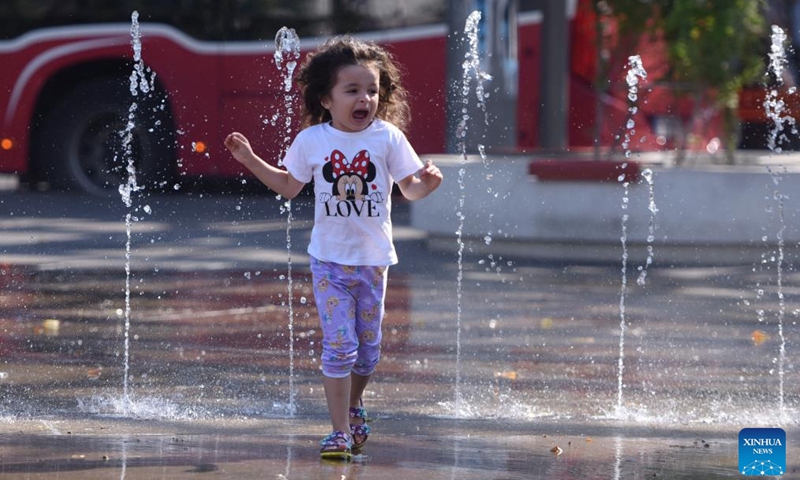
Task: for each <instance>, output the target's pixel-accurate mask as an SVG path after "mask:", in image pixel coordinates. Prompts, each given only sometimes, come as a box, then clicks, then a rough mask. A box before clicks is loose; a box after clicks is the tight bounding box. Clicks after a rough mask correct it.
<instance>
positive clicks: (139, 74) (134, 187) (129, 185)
mask: <svg viewBox="0 0 800 480" xmlns="http://www.w3.org/2000/svg"><path fill="white" fill-rule="evenodd" d="M141 37H142V35H141V32H140V30H139V12H137V11H135V10H134V12H133V13H132V14H131V47H132V48H133V62H134V64H133V71H132V72H131V75H130V92H131V96H132V97H133V99H134V100H133V101H132V102H131V105H130V108H129V109H128V118H127V122H126V124H125V130H123V131H122V132H120V135H121V136H122V155H123V158H124V160H126V161H127V165H126V167H125V169H126V171H127V173H128V178H127V181H126V182H125V183H124V184H122V185H120V186H119V193H120V195H121V197H122V201H123V202H124V203H125V206H126V207H128V213H127V214H126V215H125V233H126V236H127V239H126V242H125V345H124V364H125V369H124V374H123V383H122V385H123V387H122V403H123V405H122V409H123V414H127V413H128V412H129V410H130V408H129V407H130V403H131V402H130V395H129V391H128V390H129V385H128V376H129V372H130V328H131V227H132V222H134V221H136V220H138V219H136V218H135V217H133V215H132V214H131V209H132V207H133V194H134V193H135V192H138V191H140V190H142V189H143V187H142V186H140V185H139V184H138V183H137V182H136V165H135V164H134V159H133V129H134V128H135V126H136V124H135V119H136V111H137V110H138V108H139V105H138V103H137V102H136V98H138V97H139V93H141V94H142V95H147V94H148V93H149V92H151V91H153V85H154V83H155V72H151V71H149V70H146V69H145V66H144V61H143V60H142V41H141ZM148 73H149V75H148Z"/></svg>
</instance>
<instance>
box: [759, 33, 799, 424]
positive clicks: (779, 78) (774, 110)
mask: <svg viewBox="0 0 800 480" xmlns="http://www.w3.org/2000/svg"><path fill="white" fill-rule="evenodd" d="M771 40H772V45H771V47H770V53H769V65H768V68H767V74H770V73H772V75H773V76H774V78H775V82H776V86H775V87H774V88H771V89H769V90H768V91H767V96H766V98H765V99H764V110H765V112H766V115H767V118H768V119H769V120H770V121H771V122H772V128H771V129H770V131H769V136H768V138H767V147H768V148H769V150H770V155H774V154H779V153H781V152H782V151H783V149H782V148H781V147H780V145H779V144H780V143H781V142H782V141H786V140H788V138H787V136H786V133H785V126H786V125H789V126H791V129H790V131H791V133H792V134H793V135H797V128H796V122H795V119H794V118H793V117H792V116H790V115H784V111H785V110H786V103H785V101H784V100H783V98H781V96H780V93H779V91H780V87H782V86H783V68H784V66H785V65H786V64H787V57H786V48H785V45H786V43H787V40H788V37H787V35H786V33H785V32H784V31H783V29H782V28H780V27H778V26H777V25H773V26H772V35H771ZM795 91H796V89H795V87H792V88H790V89H789V91H788V93H789V94H790V95H791V94H794V93H795ZM766 168H767V171H768V172H769V173H770V175H771V176H772V181H773V184H774V185H775V189H774V191H773V199H774V200H775V201H776V202H777V203H778V221H779V227H778V232H777V234H776V239H777V241H778V256H777V259H776V260H775V263H776V275H777V296H778V313H777V323H778V339H779V342H780V345H779V352H778V411H779V412H780V415H781V422H785V421H786V420H787V415H786V406H785V403H784V402H785V400H784V398H785V393H784V381H785V364H786V338H785V336H784V317H785V315H786V300H785V298H784V294H783V262H784V237H783V235H784V232H785V231H786V219H785V216H784V200H785V199H786V198H788V197H787V196H786V195H785V194H783V193H781V192H780V190H779V188H778V187H779V185H780V182H781V177H780V176H779V175H777V174H776V173H775V172H774V171H773V170H772V169H771V168H770V167H769V166H767V167H766ZM763 319H764V314H763V313H762V312H760V313H759V314H758V320H759V322H762V321H763Z"/></svg>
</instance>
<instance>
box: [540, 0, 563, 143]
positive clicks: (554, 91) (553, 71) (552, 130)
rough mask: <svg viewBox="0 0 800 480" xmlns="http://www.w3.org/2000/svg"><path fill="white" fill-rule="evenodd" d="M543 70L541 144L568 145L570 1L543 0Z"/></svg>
mask: <svg viewBox="0 0 800 480" xmlns="http://www.w3.org/2000/svg"><path fill="white" fill-rule="evenodd" d="M542 6H543V13H544V19H543V22H542V41H541V44H542V73H541V90H540V102H541V103H540V106H541V108H540V110H539V145H540V147H541V148H542V149H543V150H549V151H563V150H565V149H566V148H567V118H568V117H567V111H568V103H567V88H568V79H569V77H568V73H569V71H568V69H567V66H568V59H569V36H568V35H567V2H564V0H543V2H542Z"/></svg>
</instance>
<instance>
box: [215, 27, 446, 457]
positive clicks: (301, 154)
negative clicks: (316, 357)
mask: <svg viewBox="0 0 800 480" xmlns="http://www.w3.org/2000/svg"><path fill="white" fill-rule="evenodd" d="M297 81H298V83H299V84H300V89H301V93H302V98H303V109H302V116H303V127H304V129H303V130H301V131H300V133H299V134H298V135H297V137H296V138H295V140H294V142H293V143H292V145H291V147H290V148H289V150H288V151H287V153H286V157H285V158H284V159H283V165H284V166H285V167H286V170H282V169H279V168H276V167H273V166H271V165H270V164H268V163H267V162H265V161H264V160H262V159H261V158H259V157H258V156H257V155H256V154H254V153H253V150H252V148H251V146H250V143H249V142H248V141H247V139H246V138H245V137H244V136H243V135H242V134H240V133H237V132H234V133H231V134H230V135H228V137H227V138H226V139H225V146H226V147H227V148H228V150H230V152H231V154H232V155H233V157H234V158H235V159H236V160H238V161H239V162H241V163H242V164H243V165H244V166H246V167H247V168H248V169H249V170H250V171H252V172H253V174H255V175H256V177H258V178H259V179H260V180H261V181H262V182H263V183H264V184H266V185H267V186H268V187H270V188H271V189H273V190H274V191H275V192H277V193H279V194H280V195H281V196H283V197H286V198H290V199H291V198H294V197H295V196H296V195H297V194H298V193H299V192H300V191H301V190H302V188H303V186H304V185H305V184H306V183H308V182H310V181H312V180H313V181H314V194H315V197H316V198H315V215H314V228H313V229H312V232H311V242H310V244H309V246H308V253H309V255H310V256H311V272H312V277H313V282H314V298H315V300H316V304H317V310H318V312H319V316H320V324H321V326H322V334H323V340H322V358H321V360H322V373H323V385H324V387H325V397H326V399H327V403H328V412H329V414H330V417H331V424H332V426H333V432H332V433H331V434H330V435H328V436H326V437H325V438H324V439H322V441H321V442H320V444H321V445H322V449H321V451H320V455H321V456H322V457H327V458H342V459H349V458H350V457H351V455H352V452H353V451H358V450H359V449H361V447H363V446H364V444H365V443H366V441H367V436H368V435H369V433H370V428H369V426H368V425H367V424H366V421H367V413H366V411H365V410H364V408H363V406H362V405H361V397H362V394H363V392H364V389H365V388H366V386H367V383H368V382H369V380H370V377H371V376H372V373H373V372H374V370H375V367H376V365H377V364H378V360H379V358H380V344H381V322H382V320H383V314H384V298H385V289H386V278H387V269H388V267H389V265H393V264H395V263H397V254H396V253H395V249H394V244H393V242H392V221H391V218H390V214H391V206H392V195H391V193H392V186H393V184H394V183H395V182H396V183H397V185H398V186H399V187H400V192H401V193H402V194H403V196H404V197H405V198H407V199H409V200H417V199H420V198H423V197H425V196H427V195H428V194H429V193H431V192H432V191H434V190H435V189H436V188H437V187H439V185H440V184H441V182H442V174H441V172H440V171H439V169H438V168H437V167H436V166H434V165H433V163H432V162H431V161H428V162H426V164H425V165H423V164H422V162H421V161H420V160H419V157H418V156H417V154H416V153H415V152H414V150H413V148H412V147H411V145H410V144H409V143H408V140H407V139H406V137H405V135H404V134H403V132H402V130H401V129H403V128H405V126H406V123H407V120H408V105H407V103H406V92H405V90H404V89H403V87H402V86H401V85H400V71H399V68H398V67H397V65H396V64H395V63H394V59H393V58H392V56H391V55H390V54H389V53H388V52H387V51H386V50H384V49H383V48H381V47H379V46H377V45H375V44H372V43H365V42H361V41H359V40H356V39H354V38H352V37H349V36H344V37H337V38H333V39H331V40H329V41H328V42H326V43H325V44H324V45H322V46H321V47H320V48H318V49H317V51H316V52H314V53H312V54H310V55H309V56H308V57H307V59H306V61H305V62H304V63H303V65H302V66H301V68H300V70H299V71H298V75H297Z"/></svg>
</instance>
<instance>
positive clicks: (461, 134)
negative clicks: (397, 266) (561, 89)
mask: <svg viewBox="0 0 800 480" xmlns="http://www.w3.org/2000/svg"><path fill="white" fill-rule="evenodd" d="M480 21H481V12H480V11H478V10H476V11H474V12H472V13H471V14H470V15H469V17H467V21H466V23H465V25H464V34H465V35H466V40H467V41H468V42H469V44H468V45H469V48H468V49H467V52H466V53H465V54H464V62H463V63H462V65H461V66H462V69H463V76H462V83H461V102H462V109H461V113H462V115H461V121H460V122H459V123H458V129H457V130H456V136H457V137H458V145H459V150H460V152H461V162H460V164H461V168H459V170H458V188H459V192H460V193H459V198H458V211H457V212H456V216H457V217H458V230H456V242H457V244H458V274H457V276H456V388H455V390H456V391H455V410H456V412H461V411H462V407H463V401H462V398H461V303H462V296H463V280H464V240H463V233H464V219H465V215H464V203H465V201H466V183H465V180H464V177H465V175H466V168H465V167H464V165H465V164H466V163H467V143H466V139H467V130H468V126H467V123H468V121H469V119H470V116H469V113H468V112H469V96H470V84H471V83H472V81H473V78H474V80H475V95H476V97H477V98H478V104H479V106H480V107H481V110H482V111H484V112H485V111H486V104H485V98H486V97H485V94H484V90H483V83H482V82H483V81H484V80H490V79H491V78H492V77H491V76H490V75H489V74H487V73H486V72H484V71H483V70H481V68H480V63H481V62H480V56H479V55H478V24H479V23H480ZM481 156H482V157H483V151H482V149H481Z"/></svg>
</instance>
